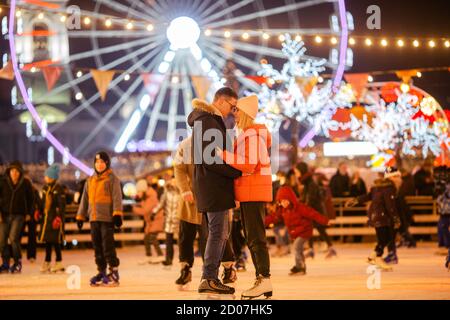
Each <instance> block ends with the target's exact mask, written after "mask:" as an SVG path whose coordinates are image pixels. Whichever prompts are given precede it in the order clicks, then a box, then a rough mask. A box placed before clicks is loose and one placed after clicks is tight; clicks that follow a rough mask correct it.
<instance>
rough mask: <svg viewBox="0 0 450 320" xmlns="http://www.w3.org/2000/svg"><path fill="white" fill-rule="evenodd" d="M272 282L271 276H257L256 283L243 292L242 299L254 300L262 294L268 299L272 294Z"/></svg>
mask: <svg viewBox="0 0 450 320" xmlns="http://www.w3.org/2000/svg"><path fill="white" fill-rule="evenodd" d="M272 292H273V289H272V283H271V282H270V278H264V277H263V276H258V277H257V278H256V281H255V284H254V285H253V287H251V288H250V289H248V290H246V291H244V292H242V295H241V299H242V300H252V299H255V298H258V297H260V296H262V295H264V297H265V298H266V299H268V298H270V297H271V296H272Z"/></svg>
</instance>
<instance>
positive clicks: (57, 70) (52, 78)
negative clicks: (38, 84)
mask: <svg viewBox="0 0 450 320" xmlns="http://www.w3.org/2000/svg"><path fill="white" fill-rule="evenodd" d="M42 73H43V74H44V78H45V82H47V89H48V91H52V89H53V87H54V86H55V84H56V82H57V81H58V79H59V77H60V76H61V67H44V68H42Z"/></svg>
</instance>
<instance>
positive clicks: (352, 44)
mask: <svg viewBox="0 0 450 320" xmlns="http://www.w3.org/2000/svg"><path fill="white" fill-rule="evenodd" d="M348 43H349V44H350V45H351V46H354V45H355V44H356V40H355V39H354V38H350V39H348Z"/></svg>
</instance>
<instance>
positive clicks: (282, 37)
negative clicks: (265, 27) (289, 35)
mask: <svg viewBox="0 0 450 320" xmlns="http://www.w3.org/2000/svg"><path fill="white" fill-rule="evenodd" d="M278 40H280V42H283V41H284V40H286V39H285V37H284V35H282V34H280V35H279V36H278Z"/></svg>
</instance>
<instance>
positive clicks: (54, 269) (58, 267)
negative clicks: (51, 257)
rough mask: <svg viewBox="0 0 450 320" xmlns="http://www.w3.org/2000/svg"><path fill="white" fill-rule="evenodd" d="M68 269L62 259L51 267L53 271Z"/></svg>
mask: <svg viewBox="0 0 450 320" xmlns="http://www.w3.org/2000/svg"><path fill="white" fill-rule="evenodd" d="M65 270H66V269H65V268H64V266H63V264H62V263H61V261H58V262H56V263H55V265H54V266H53V267H52V268H51V269H50V272H52V273H58V272H64V271H65Z"/></svg>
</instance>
